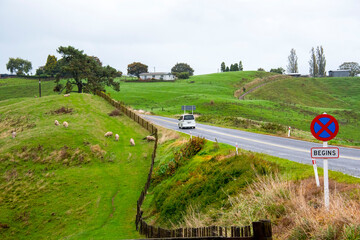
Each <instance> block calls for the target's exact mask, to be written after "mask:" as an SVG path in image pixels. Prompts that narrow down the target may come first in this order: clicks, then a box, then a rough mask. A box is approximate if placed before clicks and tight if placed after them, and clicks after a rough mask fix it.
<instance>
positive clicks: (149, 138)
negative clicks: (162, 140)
mask: <svg viewBox="0 0 360 240" xmlns="http://www.w3.org/2000/svg"><path fill="white" fill-rule="evenodd" d="M146 140H147V141H148V142H150V141H155V137H153V136H147V137H146Z"/></svg>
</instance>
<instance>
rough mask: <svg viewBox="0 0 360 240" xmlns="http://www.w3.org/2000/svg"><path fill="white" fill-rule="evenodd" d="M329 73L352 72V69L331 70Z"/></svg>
mask: <svg viewBox="0 0 360 240" xmlns="http://www.w3.org/2000/svg"><path fill="white" fill-rule="evenodd" d="M329 72H350V69H345V70H343V69H341V70H330V71H329Z"/></svg>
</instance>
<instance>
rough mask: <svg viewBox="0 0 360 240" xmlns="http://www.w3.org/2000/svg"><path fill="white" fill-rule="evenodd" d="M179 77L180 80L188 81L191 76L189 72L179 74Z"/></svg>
mask: <svg viewBox="0 0 360 240" xmlns="http://www.w3.org/2000/svg"><path fill="white" fill-rule="evenodd" d="M177 77H178V78H179V79H188V78H189V77H190V76H189V73H188V72H182V73H178V74H177Z"/></svg>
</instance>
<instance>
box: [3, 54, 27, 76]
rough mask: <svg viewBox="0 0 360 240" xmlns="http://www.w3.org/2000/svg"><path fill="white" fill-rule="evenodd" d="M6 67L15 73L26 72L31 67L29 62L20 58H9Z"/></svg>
mask: <svg viewBox="0 0 360 240" xmlns="http://www.w3.org/2000/svg"><path fill="white" fill-rule="evenodd" d="M6 69H7V70H8V71H10V72H11V73H14V72H16V74H17V75H22V74H24V73H28V72H29V71H30V70H31V69H32V65H31V62H30V61H28V60H24V59H21V58H9V62H8V63H7V64H6Z"/></svg>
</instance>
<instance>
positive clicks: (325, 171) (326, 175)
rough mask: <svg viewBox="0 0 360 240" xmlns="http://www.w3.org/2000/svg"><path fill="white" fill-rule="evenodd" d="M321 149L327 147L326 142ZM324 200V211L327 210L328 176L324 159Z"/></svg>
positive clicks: (326, 161) (326, 162)
mask: <svg viewBox="0 0 360 240" xmlns="http://www.w3.org/2000/svg"><path fill="white" fill-rule="evenodd" d="M323 147H324V148H325V147H328V144H327V142H323ZM324 200H325V209H326V210H329V175H328V160H327V158H324Z"/></svg>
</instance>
